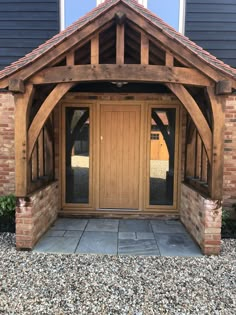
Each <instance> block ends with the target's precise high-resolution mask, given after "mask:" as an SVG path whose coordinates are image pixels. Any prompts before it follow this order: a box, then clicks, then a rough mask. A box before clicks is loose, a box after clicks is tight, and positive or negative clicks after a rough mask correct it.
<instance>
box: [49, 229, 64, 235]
mask: <svg viewBox="0 0 236 315" xmlns="http://www.w3.org/2000/svg"><path fill="white" fill-rule="evenodd" d="M65 233H66V231H63V230H51V229H50V230H49V231H48V232H47V233H46V234H45V237H49V236H51V237H54V236H64V234H65Z"/></svg>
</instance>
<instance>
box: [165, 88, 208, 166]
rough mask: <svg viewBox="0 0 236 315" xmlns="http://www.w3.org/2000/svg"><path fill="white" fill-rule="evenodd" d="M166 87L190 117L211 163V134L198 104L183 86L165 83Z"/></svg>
mask: <svg viewBox="0 0 236 315" xmlns="http://www.w3.org/2000/svg"><path fill="white" fill-rule="evenodd" d="M166 86H167V87H168V88H169V89H170V90H171V91H172V92H173V93H174V94H175V95H176V96H177V97H178V99H179V100H180V101H181V102H182V104H183V105H184V107H185V108H186V110H187V111H188V113H189V115H190V116H191V118H192V120H193V122H194V124H195V126H196V127H197V130H198V132H199V135H200V137H201V139H202V141H203V143H204V146H205V148H206V152H207V156H208V158H209V161H210V163H211V157H212V156H211V154H212V132H211V130H210V127H209V125H208V123H207V121H206V119H205V117H204V115H203V113H202V112H201V110H200V108H199V106H198V104H197V103H196V102H195V100H194V99H193V97H192V96H191V94H190V93H189V92H188V91H187V90H186V88H185V87H184V86H182V85H180V84H172V83H167V84H166Z"/></svg>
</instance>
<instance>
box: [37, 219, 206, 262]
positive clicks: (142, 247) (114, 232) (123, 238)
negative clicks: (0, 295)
mask: <svg viewBox="0 0 236 315" xmlns="http://www.w3.org/2000/svg"><path fill="white" fill-rule="evenodd" d="M34 251H35V252H47V253H81V254H111V255H117V254H118V255H145V256H149V255H150V256H202V254H201V251H200V249H199V247H198V246H197V245H196V244H195V242H194V241H193V240H192V238H191V237H190V235H189V234H188V232H187V231H186V229H185V228H184V226H183V225H182V224H181V222H180V221H177V220H168V221H167V220H166V221H163V220H118V219H89V220H87V219H67V218H59V219H58V220H57V221H56V223H55V224H54V225H53V226H52V228H51V229H50V230H49V231H48V232H47V233H46V234H45V235H44V236H43V238H42V239H41V240H40V241H39V243H38V244H37V245H36V247H35V248H34Z"/></svg>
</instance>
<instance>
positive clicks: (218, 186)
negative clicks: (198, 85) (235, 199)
mask: <svg viewBox="0 0 236 315" xmlns="http://www.w3.org/2000/svg"><path fill="white" fill-rule="evenodd" d="M207 94H208V97H209V101H210V104H211V108H212V114H213V136H212V148H213V150H212V156H211V159H212V163H211V171H210V180H209V186H210V195H211V198H212V199H216V200H222V197H223V174H224V128H225V97H224V96H216V95H215V91H214V89H213V88H207Z"/></svg>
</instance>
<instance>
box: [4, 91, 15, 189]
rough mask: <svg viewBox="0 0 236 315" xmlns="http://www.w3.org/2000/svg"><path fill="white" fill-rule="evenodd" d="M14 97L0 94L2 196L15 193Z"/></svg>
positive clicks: (7, 93)
mask: <svg viewBox="0 0 236 315" xmlns="http://www.w3.org/2000/svg"><path fill="white" fill-rule="evenodd" d="M14 110H15V103H14V97H13V95H12V94H11V93H9V92H0V195H7V194H10V193H12V194H14V193H15V144H14Z"/></svg>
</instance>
